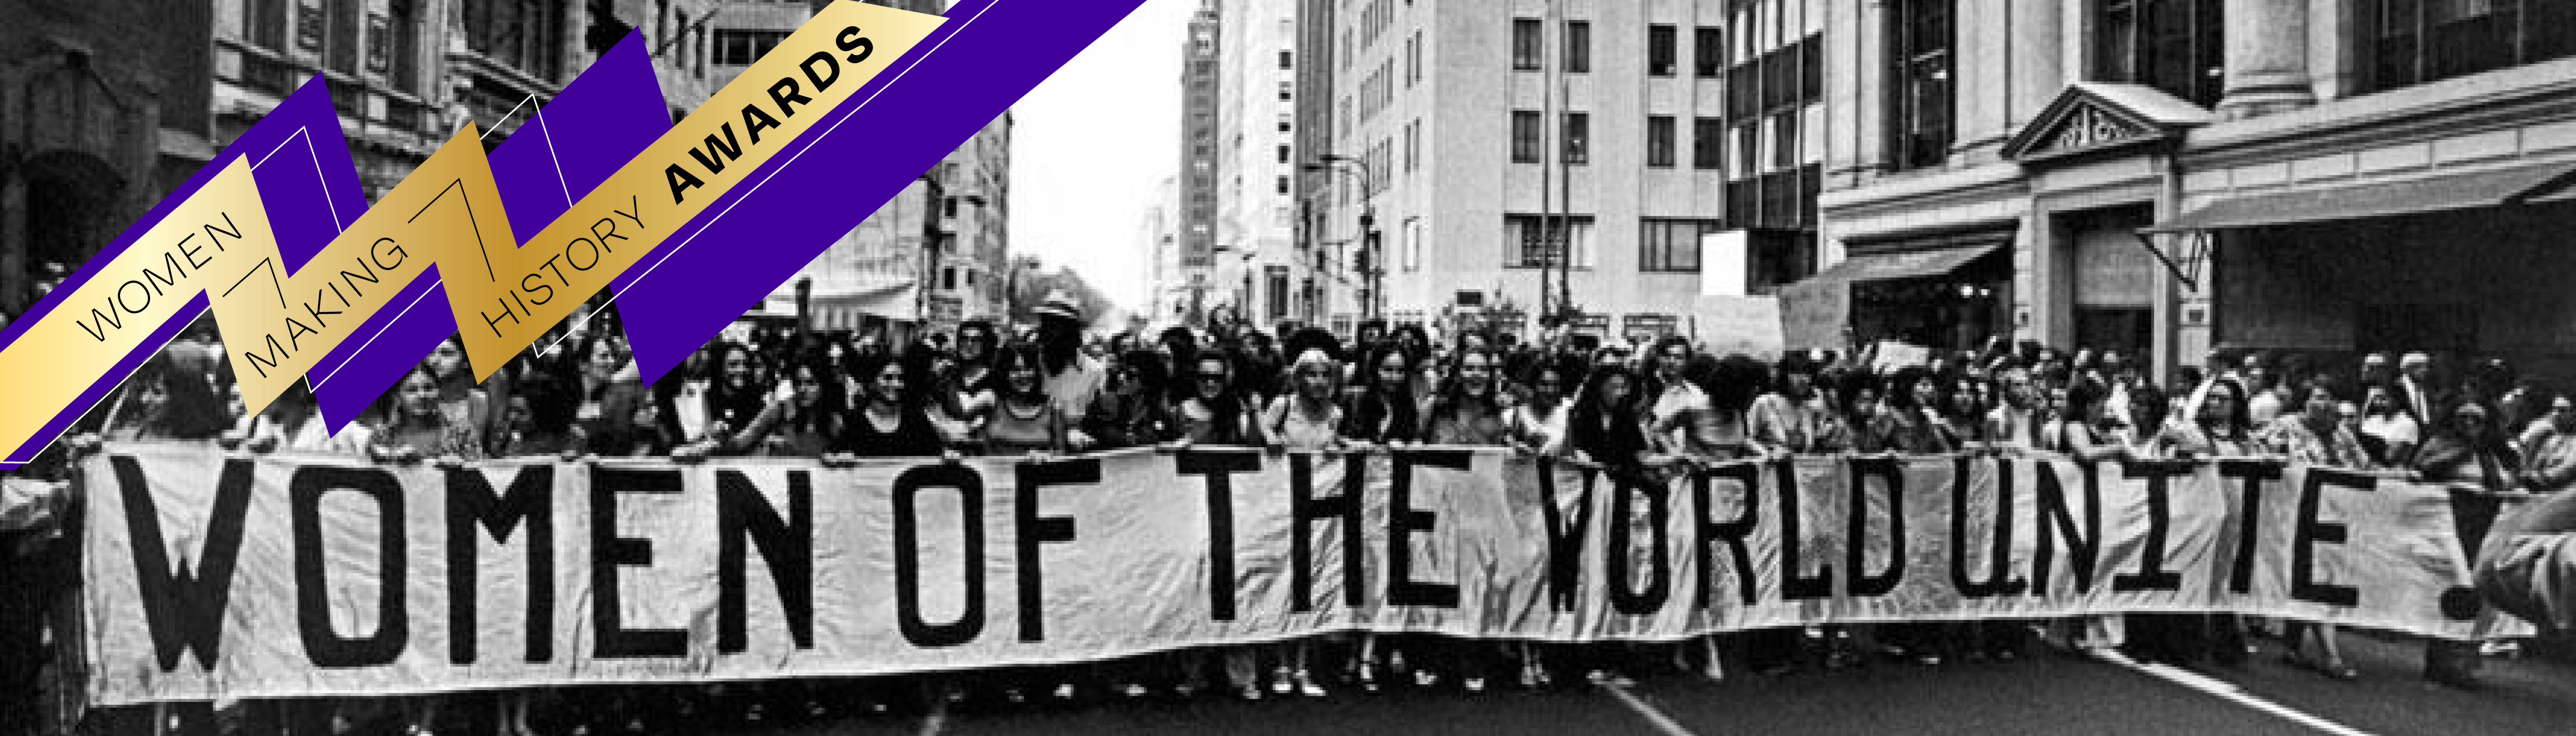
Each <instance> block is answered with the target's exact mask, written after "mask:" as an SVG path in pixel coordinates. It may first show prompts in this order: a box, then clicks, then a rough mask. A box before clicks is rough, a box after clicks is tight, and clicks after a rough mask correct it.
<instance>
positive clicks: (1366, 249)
mask: <svg viewBox="0 0 2576 736" xmlns="http://www.w3.org/2000/svg"><path fill="white" fill-rule="evenodd" d="M1315 160H1317V161H1321V162H1323V163H1315V164H1307V165H1306V166H1305V169H1306V170H1307V171H1323V170H1325V169H1327V168H1330V165H1331V164H1350V165H1352V166H1354V167H1358V169H1359V171H1358V172H1357V173H1358V174H1359V175H1360V203H1361V204H1360V277H1361V278H1363V279H1367V283H1368V292H1369V293H1368V300H1367V301H1366V302H1364V303H1362V304H1360V314H1361V316H1362V317H1364V318H1367V319H1377V318H1381V317H1384V316H1385V315H1383V314H1380V311H1382V310H1381V309H1380V307H1379V305H1381V304H1384V303H1385V301H1386V258H1385V255H1386V254H1385V253H1384V252H1383V251H1382V250H1381V249H1380V247H1379V245H1380V241H1379V239H1378V232H1377V194H1376V193H1375V192H1372V191H1370V190H1369V187H1370V186H1372V185H1375V184H1376V183H1377V177H1376V176H1375V172H1373V171H1370V170H1369V163H1368V159H1364V158H1359V157H1355V156H1342V155H1336V154H1330V153H1327V154H1324V155H1321V156H1317V157H1315ZM1336 170H1337V171H1340V172H1342V173H1352V171H1351V170H1350V169H1336Z"/></svg>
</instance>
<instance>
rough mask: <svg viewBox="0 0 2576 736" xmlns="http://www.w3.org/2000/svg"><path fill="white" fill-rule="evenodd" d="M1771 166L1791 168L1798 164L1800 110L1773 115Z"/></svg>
mask: <svg viewBox="0 0 2576 736" xmlns="http://www.w3.org/2000/svg"><path fill="white" fill-rule="evenodd" d="M1771 166H1772V167H1773V168H1778V169H1790V168H1796V167H1797V166H1798V111H1796V110H1791V111H1789V112H1784V113H1781V114H1778V115H1774V116H1771Z"/></svg>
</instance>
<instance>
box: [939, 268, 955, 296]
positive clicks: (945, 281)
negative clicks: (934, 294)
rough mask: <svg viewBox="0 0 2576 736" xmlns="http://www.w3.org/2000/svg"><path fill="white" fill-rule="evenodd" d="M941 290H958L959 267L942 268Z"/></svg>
mask: <svg viewBox="0 0 2576 736" xmlns="http://www.w3.org/2000/svg"><path fill="white" fill-rule="evenodd" d="M939 288H942V289H948V290H951V291H954V290H956V288H957V267H956V266H949V267H947V268H942V269H940V270H939Z"/></svg>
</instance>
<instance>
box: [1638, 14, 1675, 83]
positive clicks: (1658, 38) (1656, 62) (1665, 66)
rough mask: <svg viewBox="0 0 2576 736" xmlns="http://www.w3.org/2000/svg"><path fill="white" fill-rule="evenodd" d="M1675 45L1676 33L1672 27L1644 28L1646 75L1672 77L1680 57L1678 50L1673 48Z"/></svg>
mask: <svg viewBox="0 0 2576 736" xmlns="http://www.w3.org/2000/svg"><path fill="white" fill-rule="evenodd" d="M1677 43H1679V36H1678V32H1677V31H1675V30H1674V29H1673V27H1672V26H1661V25H1658V26H1646V73H1647V74H1652V75H1655V76H1658V77H1669V76H1672V75H1673V72H1674V68H1673V67H1674V65H1676V64H1678V63H1680V61H1679V59H1680V57H1681V52H1680V50H1679V49H1676V48H1674V46H1675V45H1676V44H1677Z"/></svg>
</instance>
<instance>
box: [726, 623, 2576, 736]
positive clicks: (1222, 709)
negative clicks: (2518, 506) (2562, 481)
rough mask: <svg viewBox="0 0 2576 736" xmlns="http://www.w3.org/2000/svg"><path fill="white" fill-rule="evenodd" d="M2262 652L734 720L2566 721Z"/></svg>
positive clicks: (1498, 727)
mask: <svg viewBox="0 0 2576 736" xmlns="http://www.w3.org/2000/svg"><path fill="white" fill-rule="evenodd" d="M2273 651H2275V649H2274V648H2273V647H2271V646H2270V645H2269V644H2267V645H2266V647H2265V652H2266V654H2265V656H2261V657H2257V658H2256V659H2255V660H2254V661H2252V662H2249V663H2247V664H2246V665H2244V666H2242V667H2236V668H2210V669H2209V670H2207V671H2206V672H2202V673H2194V672H2189V671H2179V670H2175V669H2172V668H2168V667H2165V666H2162V665H2145V666H2140V665H2135V664H2131V663H2127V662H2125V661H2106V660H2095V659H2090V658H2082V657H2077V656H2073V655H2066V654H2058V653H2050V654H2044V655H2042V656H2040V657H2038V658H2036V659H2033V660H2029V661H2023V662H2018V663H2011V664H1997V663H1982V664H1954V665H1948V666H1942V667H1921V666H1914V665H1900V664H1884V665H1880V666H1878V667H1875V668H1871V669H1868V670H1864V671H1846V672H1834V673H1814V674H1795V675H1785V676H1777V677H1738V678H1731V679H1729V680H1727V681H1726V682H1724V683H1707V682H1698V681H1690V680H1683V679H1673V678H1668V679H1660V680H1648V681H1646V682H1643V683H1641V684H1638V685H1636V686H1634V687H1625V688H1579V689H1573V690H1568V691H1564V692H1550V693H1524V692H1498V693H1493V694H1486V695H1476V696H1470V695H1464V694H1458V693H1450V692H1443V693H1406V694H1390V695H1383V696H1365V695H1336V696H1334V697H1331V698H1326V699H1320V700H1315V699H1290V700H1280V699H1276V698H1274V699H1270V700H1265V701H1261V702H1242V701H1238V700H1234V699H1231V698H1203V699H1199V700H1195V701H1191V702H1186V703H1183V702H1170V701H1146V702H1138V703H1130V704H1116V705H1104V706H1097V707H1093V708H1089V709H1085V710H1072V711H1028V712H957V713H949V712H941V713H935V714H932V715H929V716H926V717H918V716H916V717H905V718H861V719H850V720H841V721H831V722H824V723H815V724H805V725H801V726H798V727H794V728H782V729H769V730H757V731H753V730H744V731H727V732H720V733H726V734H730V735H732V736H755V734H782V735H784V734H795V735H797V736H806V735H811V736H826V735H830V736H843V735H851V736H855V735H861V734H865V735H871V736H873V735H876V734H889V735H890V734H907V735H915V734H943V735H950V736H1016V735H1019V734H1029V735H1035V734H1103V735H1105V734H1205V733H1224V734H1229V735H1230V736H1271V735H1273V734H1281V735H1284V734H1322V733H1331V734H1342V733H1408V734H1495V735H1498V736H1501V735H1512V734H1585V735H1586V736H1612V735H1614V734H1662V735H1664V736H1675V735H1678V734H1692V735H1695V736H1713V735H1715V734H1744V733H1766V734H1841V733H1854V734H2168V733H2192V734H2282V735H2285V736H2295V735H2297V734H2372V735H2376V736H2389V735H2395V734H2427V735H2429V734H2565V733H2570V732H2571V729H2576V664H2570V663H2568V662H2564V661H2556V660H2550V659H2543V658H2514V659H2490V660H2488V663H2487V666H2486V669H2485V670H2484V671H2483V673H2482V675H2483V677H2484V679H2485V682H2486V686H2485V687H2484V688H2482V689H2479V690H2476V691H2462V690H2455V689H2450V688H2445V687H2441V686H2436V685H2432V684H2429V683H2426V682H2424V681H2423V680H2422V679H2420V678H2418V677H2416V676H2415V672H2416V667H2417V666H2418V664H2417V663H2418V662H2419V661H2420V660H2419V657H2420V654H2421V648H2420V646H2419V645H2417V644H2415V643H2413V642H2410V641H2403V640H2399V639H2393V638H2379V637H2374V636H2369V635H2361V634H2347V636H2346V637H2345V656H2346V657H2348V658H2349V659H2350V661H2351V663H2352V664H2353V666H2354V667H2356V668H2357V669H2359V670H2360V671H2361V677H2360V679H2359V680H2356V681H2353V682H2340V681H2335V680H2330V679H2327V678H2324V677H2321V676H2319V675H2317V674H2316V673H2313V672H2309V671H2307V670H2303V669H2297V668H2293V667H2290V666H2288V665H2285V664H2282V663H2281V662H2280V661H2279V660H2278V659H2277V658H2276V657H2274V656H2271V652H2273Z"/></svg>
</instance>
